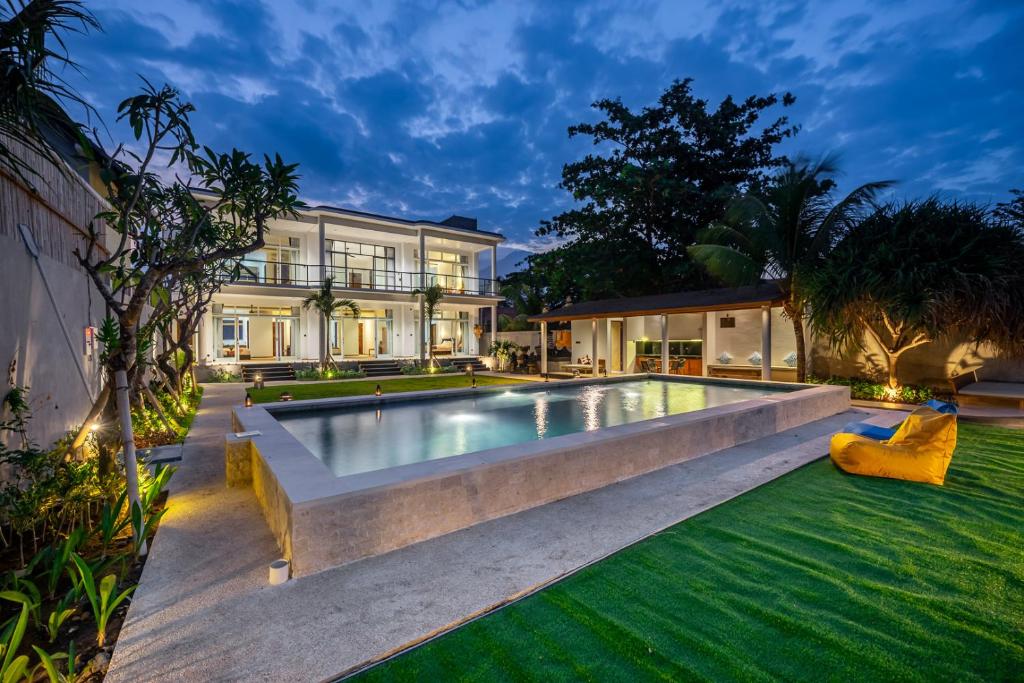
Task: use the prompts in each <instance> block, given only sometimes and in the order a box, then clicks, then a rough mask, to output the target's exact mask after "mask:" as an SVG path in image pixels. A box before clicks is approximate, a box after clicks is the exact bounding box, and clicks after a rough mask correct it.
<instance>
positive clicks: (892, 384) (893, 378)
mask: <svg viewBox="0 0 1024 683" xmlns="http://www.w3.org/2000/svg"><path fill="white" fill-rule="evenodd" d="M886 355H887V356H888V357H889V388H890V389H893V390H895V389H896V387H898V386H899V385H900V381H899V379H897V377H898V373H897V372H896V365H897V364H898V363H899V362H900V354H898V353H897V354H892V353H889V354H886Z"/></svg>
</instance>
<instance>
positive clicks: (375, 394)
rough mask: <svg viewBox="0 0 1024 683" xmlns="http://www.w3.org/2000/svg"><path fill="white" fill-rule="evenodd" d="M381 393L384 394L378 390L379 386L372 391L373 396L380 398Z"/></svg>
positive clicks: (381, 390)
mask: <svg viewBox="0 0 1024 683" xmlns="http://www.w3.org/2000/svg"><path fill="white" fill-rule="evenodd" d="M383 393H384V390H383V389H381V388H380V385H379V384H378V385H377V388H376V389H374V390H373V395H374V396H381V395H382V394H383Z"/></svg>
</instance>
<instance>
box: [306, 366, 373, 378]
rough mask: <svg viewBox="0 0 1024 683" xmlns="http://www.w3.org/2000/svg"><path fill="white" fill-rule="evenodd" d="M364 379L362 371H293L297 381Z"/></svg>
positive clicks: (315, 369) (364, 374)
mask: <svg viewBox="0 0 1024 683" xmlns="http://www.w3.org/2000/svg"><path fill="white" fill-rule="evenodd" d="M360 377H366V373H365V372H363V371H362V370H341V369H335V368H326V369H320V368H302V369H299V370H296V371H295V379H297V380H307V381H309V380H325V379H358V378H360Z"/></svg>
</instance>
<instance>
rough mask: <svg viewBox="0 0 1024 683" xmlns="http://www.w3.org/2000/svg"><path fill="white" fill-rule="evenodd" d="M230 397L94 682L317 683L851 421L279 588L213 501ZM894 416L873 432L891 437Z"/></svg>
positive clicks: (249, 511) (570, 565)
mask: <svg viewBox="0 0 1024 683" xmlns="http://www.w3.org/2000/svg"><path fill="white" fill-rule="evenodd" d="M241 398H242V388H241V387H240V386H238V385H234V386H232V385H208V386H207V387H206V393H205V395H204V398H203V404H202V408H201V410H200V412H199V415H198V416H197V418H196V421H195V423H194V425H193V428H192V433H191V435H190V436H189V438H188V439H187V440H186V442H185V448H184V459H183V462H182V465H181V468H180V469H179V471H178V473H177V474H176V475H175V477H174V479H173V480H172V486H171V489H172V491H171V498H170V509H169V511H168V513H167V514H166V516H165V517H164V519H163V522H162V523H161V525H160V530H159V531H158V533H157V536H156V539H155V542H154V544H153V549H152V551H151V556H150V558H149V561H148V562H147V564H146V569H145V572H144V574H143V576H142V581H141V586H140V588H139V590H138V591H137V593H136V598H135V601H134V602H133V603H132V606H131V609H130V610H129V612H128V618H127V621H126V623H125V626H124V628H123V630H122V631H121V636H120V638H119V640H118V643H117V647H116V649H115V651H114V657H113V661H112V662H111V667H110V671H109V673H108V678H107V681H108V682H109V683H120V682H122V681H133V682H135V681H151V680H162V681H167V680H197V681H199V680H202V681H229V680H247V681H251V680H282V679H289V680H317V679H323V678H328V677H332V676H336V675H338V674H340V673H342V672H345V671H348V670H350V669H352V668H353V667H357V666H359V665H361V664H363V663H365V662H366V661H368V660H371V659H374V658H378V657H380V656H383V655H384V654H386V653H388V652H390V651H393V650H395V649H396V648H400V647H402V646H404V645H406V644H408V643H410V642H413V641H417V640H419V639H422V638H423V637H425V636H427V635H429V634H431V633H435V632H438V631H440V630H443V629H445V628H446V627H448V626H450V625H452V624H454V623H458V622H460V621H462V620H464V619H466V618H467V617H469V616H471V615H474V614H478V613H480V612H481V611H484V610H487V609H488V608H490V607H492V606H495V605H497V604H501V603H503V602H505V601H507V600H508V599H510V598H512V597H513V596H516V595H519V594H521V593H523V592H524V591H529V590H531V589H533V588H535V587H537V586H539V585H542V584H545V583H547V582H550V581H552V580H554V579H557V578H558V577H560V576H564V575H565V574H567V573H570V572H572V571H574V570H576V569H578V568H579V567H581V566H583V565H585V564H587V563H590V562H593V561H595V560H598V559H600V558H601V557H604V556H606V555H608V554H610V553H612V552H614V551H616V550H618V549H620V548H622V547H624V546H626V545H629V544H631V543H633V542H635V541H637V540H639V539H641V538H643V537H645V536H647V535H649V534H651V533H653V532H655V531H658V530H660V529H663V528H665V527H666V526H670V525H672V524H674V523H676V522H678V521H680V520H682V519H685V518H687V517H690V516H692V515H695V514H697V513H699V512H701V511H703V510H706V509H708V508H710V507H713V506H714V505H717V504H719V503H721V502H723V501H725V500H728V499H730V498H732V497H734V496H736V495H738V494H740V493H743V492H745V491H748V490H750V489H751V488H754V487H756V486H758V485H760V484H762V483H764V482H766V481H769V480H771V479H774V478H775V477H777V476H779V475H781V474H783V473H785V472H788V471H790V470H792V469H794V468H796V467H799V466H800V465H803V464H805V463H807V462H810V461H812V460H815V459H817V458H820V457H822V456H823V455H824V454H825V453H826V451H827V443H828V438H829V436H830V435H831V434H832V433H833V432H834V431H836V430H837V429H839V428H840V427H841V426H842V425H843V424H845V423H846V422H848V421H849V420H851V419H857V418H864V417H866V415H865V414H866V413H870V412H871V411H866V410H858V411H851V412H849V413H844V414H842V415H837V416H835V417H832V418H829V419H827V420H821V421H819V422H816V423H812V424H810V425H807V426H805V427H801V428H798V429H795V430H790V431H788V432H784V433H782V434H778V435H776V436H773V437H769V438H766V439H762V440H759V441H756V442H753V443H750V444H746V445H743V446H737V447H735V448H730V449H726V450H724V451H719V452H718V453H715V454H712V455H709V456H704V457H701V458H697V459H694V460H691V461H689V462H685V463H682V464H680V465H676V466H673V467H669V468H666V469H664V470H660V471H658V472H653V473H650V474H647V475H644V476H641V477H637V478H635V479H631V480H628V481H625V482H621V483H619V484H615V485H613V486H609V487H606V488H604V489H600V490H598V491H593V492H591V493H587V494H583V495H579V496H575V497H572V498H568V499H565V500H562V501H559V502H556V503H552V504H549V505H545V506H542V507H539V508H535V509H533V510H527V511H525V512H522V513H519V514H516V515H512V516H509V517H504V518H501V519H497V520H493V521H490V522H487V523H484V524H480V525H478V526H475V527H472V528H469V529H464V530H462V531H458V532H456V533H453V534H449V535H447V536H443V537H441V538H436V539H433V540H430V541H427V542H424V543H420V544H417V545H413V546H409V547H406V548H403V549H401V550H398V551H395V552H392V553H389V554H387V555H382V556H379V557H374V558H369V559H366V560H361V561H359V562H355V563H352V564H349V565H347V566H344V567H339V568H336V569H332V570H329V571H325V572H322V573H320V574H316V575H313V576H309V577H305V578H302V579H298V580H293V581H290V582H288V583H286V584H284V585H282V586H277V587H270V586H268V585H267V565H268V564H269V563H270V562H271V561H272V560H273V559H275V558H276V557H277V556H278V555H279V551H278V549H277V547H276V545H275V543H274V540H273V538H272V537H271V535H270V532H269V530H268V529H267V526H266V524H265V522H264V520H263V516H262V514H261V513H260V510H259V508H258V506H257V504H256V500H255V497H254V496H253V494H252V492H251V491H250V490H247V489H228V488H226V487H225V486H224V471H223V470H224V467H223V435H224V432H226V431H228V429H229V417H228V408H229V406H230V405H231V404H232V403H237V402H238V401H240V400H241ZM901 418H902V415H901V414H899V413H894V412H892V411H884V414H882V415H881V416H876V417H875V418H874V419H875V420H877V421H878V422H879V423H880V424H892V423H894V422H897V421H899V420H900V419H901Z"/></svg>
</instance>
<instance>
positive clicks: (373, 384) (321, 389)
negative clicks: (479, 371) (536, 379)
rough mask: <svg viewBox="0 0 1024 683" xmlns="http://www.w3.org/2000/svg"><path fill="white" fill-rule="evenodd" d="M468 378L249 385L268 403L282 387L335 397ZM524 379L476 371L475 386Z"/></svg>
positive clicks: (295, 393)
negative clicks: (256, 386) (256, 387)
mask: <svg viewBox="0 0 1024 683" xmlns="http://www.w3.org/2000/svg"><path fill="white" fill-rule="evenodd" d="M470 381H471V380H470V379H469V377H467V376H466V375H464V374H462V373H458V374H451V375H419V376H414V377H403V378H401V379H383V380H375V379H367V380H359V381H352V380H350V381H347V382H324V383H315V384H311V383H309V382H304V383H301V384H282V385H279V386H272V387H264V388H262V389H249V394H250V395H252V400H253V401H255V402H256V403H268V402H271V401H276V400H278V397H279V396H280V395H281V392H282V391H288V392H290V393H291V395H292V398H294V399H295V400H296V401H299V400H302V399H307V398H334V397H337V396H368V395H370V394H372V393H373V392H374V391H375V390H376V389H377V385H378V384H379V385H380V388H381V389H382V390H383V391H384V393H386V394H397V393H399V392H401V391H428V390H430V389H458V388H461V387H468V386H469V385H470ZM524 381H526V380H521V379H513V378H511V377H498V376H492V375H477V376H476V383H477V386H481V387H486V386H488V385H491V384H518V383H521V382H524Z"/></svg>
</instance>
